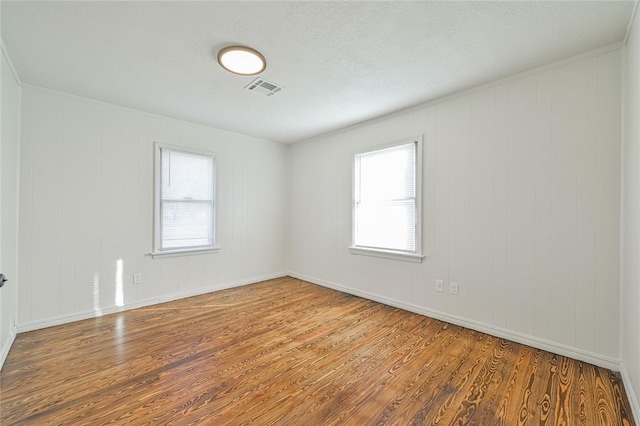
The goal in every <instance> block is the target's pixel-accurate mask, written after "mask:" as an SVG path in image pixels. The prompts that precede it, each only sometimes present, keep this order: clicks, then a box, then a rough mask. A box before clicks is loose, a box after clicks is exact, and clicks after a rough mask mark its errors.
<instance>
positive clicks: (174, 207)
mask: <svg viewBox="0 0 640 426" xmlns="http://www.w3.org/2000/svg"><path fill="white" fill-rule="evenodd" d="M155 174H156V194H155V238H154V252H153V253H152V254H153V255H154V256H155V255H161V254H172V253H184V252H195V251H203V250H213V249H215V207H216V206H215V179H216V165H215V156H214V155H213V154H209V153H206V152H202V151H193V150H187V149H184V148H177V147H169V146H167V145H160V144H156V171H155Z"/></svg>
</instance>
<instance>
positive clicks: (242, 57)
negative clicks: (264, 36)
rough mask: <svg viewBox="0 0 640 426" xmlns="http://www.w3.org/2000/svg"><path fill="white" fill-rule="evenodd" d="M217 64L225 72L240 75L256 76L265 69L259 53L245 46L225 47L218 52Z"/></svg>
mask: <svg viewBox="0 0 640 426" xmlns="http://www.w3.org/2000/svg"><path fill="white" fill-rule="evenodd" d="M218 63H219V64H220V66H221V67H222V68H224V69H225V70H227V71H229V72H232V73H234V74H240V75H256V74H259V73H261V72H262V71H264V69H265V68H266V67H267V61H265V59H264V56H262V54H261V53H260V52H258V51H257V50H255V49H252V48H250V47H245V46H229V47H225V48H224V49H222V50H221V51H220V52H218Z"/></svg>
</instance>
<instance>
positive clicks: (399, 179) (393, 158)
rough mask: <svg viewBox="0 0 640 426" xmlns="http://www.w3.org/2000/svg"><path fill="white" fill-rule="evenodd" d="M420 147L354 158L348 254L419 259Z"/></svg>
mask: <svg viewBox="0 0 640 426" xmlns="http://www.w3.org/2000/svg"><path fill="white" fill-rule="evenodd" d="M421 142H422V140H421V138H416V139H413V140H410V141H405V142H403V143H400V144H395V145H392V146H388V147H384V148H381V149H377V150H373V151H367V152H362V153H358V154H356V156H355V164H354V204H353V246H352V247H351V251H352V253H355V254H371V255H378V256H383V257H392V258H397V259H401V260H412V261H418V262H419V261H421V260H422V257H423V256H422V254H421V249H422V247H421V237H420V226H421V203H420V192H421V188H420V182H421V161H420V160H421V153H422V143H421Z"/></svg>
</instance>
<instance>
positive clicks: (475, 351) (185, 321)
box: [0, 278, 633, 426]
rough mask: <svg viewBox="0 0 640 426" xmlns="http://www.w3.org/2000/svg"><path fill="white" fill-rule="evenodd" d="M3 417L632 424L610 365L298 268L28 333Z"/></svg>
mask: <svg viewBox="0 0 640 426" xmlns="http://www.w3.org/2000/svg"><path fill="white" fill-rule="evenodd" d="M0 392H1V393H0V424H2V425H11V424H65V425H71V424H73V425H76V424H90V425H99V424H107V423H109V424H163V425H164V424H178V425H186V424H215V425H222V424H250V423H251V424H259V425H263V424H283V425H320V424H322V425H325V424H326V425H337V424H350V425H369V424H400V425H404V424H440V425H453V424H455V425H467V424H468V425H494V424H500V425H508V426H511V425H525V424H526V425H530V424H536V425H540V424H549V425H632V424H633V419H632V417H631V414H630V413H631V411H630V408H629V404H628V400H627V397H626V395H625V392H624V388H623V386H622V382H621V379H620V376H619V375H618V374H617V373H614V372H612V371H609V370H606V369H603V368H599V367H595V366H593V365H590V364H586V363H583V362H580V361H575V360H572V359H569V358H565V357H562V356H559V355H554V354H551V353H548V352H544V351H541V350H537V349H533V348H531V347H528V346H524V345H520V344H517V343H513V342H510V341H507V340H504V339H499V338H496V337H492V336H489V335H486V334H482V333H479V332H475V331H471V330H468V329H465V328H462V327H458V326H454V325H451V324H447V323H444V322H441V321H438V320H435V319H431V318H427V317H424V316H421V315H417V314H413V313H410V312H406V311H402V310H400V309H396V308H392V307H389V306H385V305H382V304H379V303H375V302H371V301H368V300H365V299H361V298H358V297H355V296H351V295H347V294H343V293H339V292H336V291H333V290H329V289H325V288H322V287H319V286H315V285H312V284H309V283H306V282H303V281H299V280H296V279H293V278H282V279H277V280H271V281H266V282H263V283H258V284H254V285H249V286H245V287H239V288H235V289H230V290H225V291H221V292H217V293H211V294H207V295H203V296H198V297H193V298H189V299H183V300H179V301H176V302H171V303H166V304H163V305H156V306H151V307H147V308H142V309H137V310H133V311H128V312H124V313H120V314H114V315H109V316H104V317H101V318H97V319H91V320H86V321H81V322H76V323H72V324H66V325H62V326H58V327H52V328H48V329H44V330H38V331H33V332H30V333H24V334H20V335H19V336H18V337H17V339H16V341H15V343H14V346H13V348H12V350H11V352H10V354H9V357H8V358H7V361H6V363H5V366H4V368H3V370H2V372H1V373H0Z"/></svg>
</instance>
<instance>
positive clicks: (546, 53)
mask: <svg viewBox="0 0 640 426" xmlns="http://www.w3.org/2000/svg"><path fill="white" fill-rule="evenodd" d="M632 7H633V2H631V1H622V2H616V1H603V2H598V1H578V2H564V1H551V2H520V1H518V2H504V1H503V2H488V1H476V2H458V1H456V2H355V1H353V2H285V1H281V2H186V1H174V2H149V1H146V2H55V1H45V2H28V1H27V2H11V1H6V0H4V1H2V39H3V42H4V43H5V45H6V47H7V50H8V51H9V54H10V56H11V58H12V60H13V62H14V65H15V67H16V69H17V71H18V74H19V76H20V78H21V80H22V81H23V82H25V83H30V84H35V85H39V86H44V87H48V88H52V89H56V90H61V91H64V92H68V93H72V94H76V95H80V96H86V97H89V98H93V99H97V100H101V101H105V102H110V103H114V104H118V105H122V106H126V107H131V108H135V109H139V110H143V111H148V112H152V113H157V114H162V115H166V116H170V117H175V118H180V119H184V120H188V121H192V122H196V123H201V124H205V125H209V126H213V127H217V128H221V129H225V130H230V131H233V132H238V133H243V134H247V135H252V136H257V137H261V138H265V139H270V140H274V141H279V142H294V141H298V140H301V139H305V138H308V137H311V136H315V135H318V134H322V133H326V132H330V131H332V130H336V129H339V128H342V127H346V126H349V125H351V124H355V123H357V122H361V121H364V120H367V119H371V118H374V117H377V116H380V115H384V114H387V113H390V112H393V111H397V110H399V109H403V108H408V107H411V106H413V105H416V104H419V103H422V102H425V101H428V100H432V99H435V98H438V97H441V96H444V95H447V94H451V93H454V92H456V91H459V90H463V89H465V88H468V87H472V86H475V85H478V84H481V83H485V82H488V81H491V80H495V79H497V78H500V77H504V76H506V75H509V74H513V73H516V72H519V71H524V70H527V69H530V68H533V67H536V66H540V65H544V64H547V63H550V62H553V61H557V60H559V59H563V58H566V57H569V56H572V55H576V54H579V53H582V52H586V51H589V50H592V49H595V48H598V47H602V46H606V45H609V44H612V43H615V42H620V41H622V40H623V38H624V36H625V32H626V29H627V26H628V23H629V19H630V16H631V11H632ZM229 44H245V45H249V46H252V47H254V48H257V49H258V50H260V51H261V52H262V53H263V54H264V56H265V57H266V59H267V63H268V65H267V69H266V70H265V71H264V72H263V73H262V74H261V76H262V77H264V78H265V79H267V80H270V81H273V82H275V83H278V84H280V85H282V86H284V87H285V89H284V90H283V91H282V92H280V93H278V94H277V95H275V96H272V97H265V96H262V95H259V94H256V93H251V92H248V91H246V90H244V89H243V87H244V86H245V85H246V84H248V83H249V82H250V81H251V80H253V77H241V76H237V75H233V74H229V73H227V72H225V71H223V70H222V68H220V67H219V66H218V65H217V63H216V60H215V54H216V52H217V51H218V50H219V49H220V48H222V47H224V46H227V45H229Z"/></svg>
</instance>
